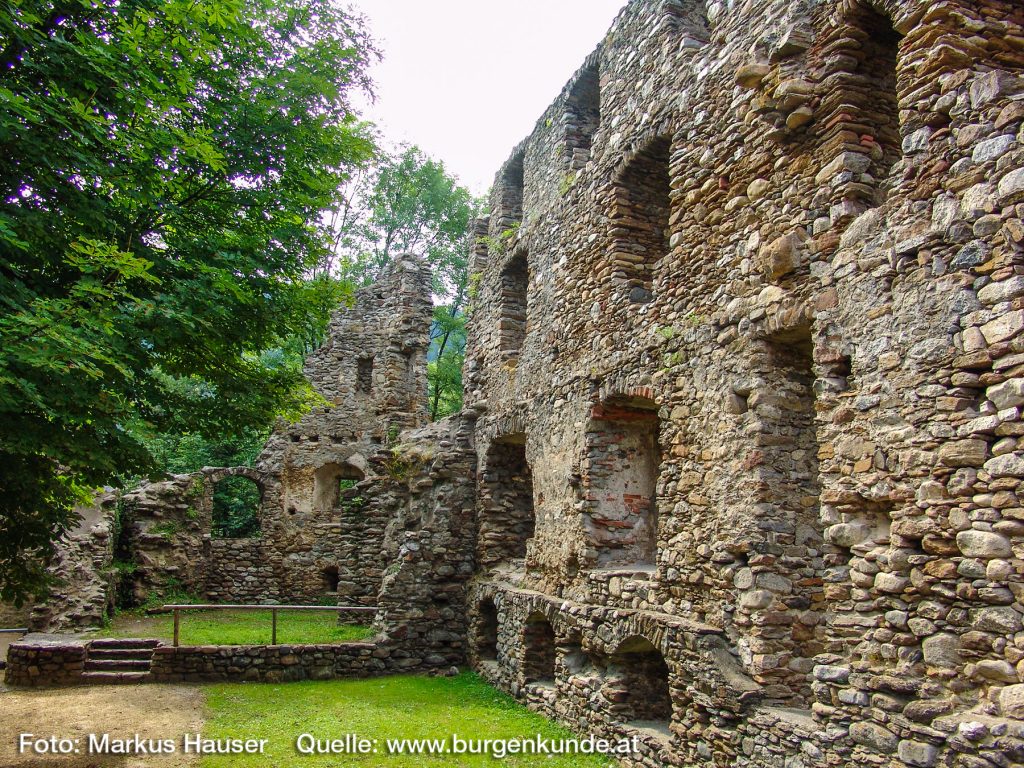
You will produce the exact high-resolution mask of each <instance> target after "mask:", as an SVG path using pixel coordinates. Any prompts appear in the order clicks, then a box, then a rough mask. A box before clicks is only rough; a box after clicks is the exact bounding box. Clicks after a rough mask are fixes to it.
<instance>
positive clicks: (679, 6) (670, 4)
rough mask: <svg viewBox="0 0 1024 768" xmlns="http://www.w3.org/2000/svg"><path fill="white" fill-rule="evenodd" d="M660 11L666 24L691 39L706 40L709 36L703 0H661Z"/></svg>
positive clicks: (705, 6)
mask: <svg viewBox="0 0 1024 768" xmlns="http://www.w3.org/2000/svg"><path fill="white" fill-rule="evenodd" d="M661 13H662V18H663V19H665V21H666V22H667V23H668V24H670V25H671V26H672V27H674V28H675V29H676V31H677V32H679V33H681V34H683V35H685V36H686V37H688V38H690V40H691V41H692V40H697V41H701V42H707V41H708V40H709V39H710V38H711V33H710V31H709V30H710V24H709V23H708V9H707V3H706V2H703V0H663V2H662V4H661Z"/></svg>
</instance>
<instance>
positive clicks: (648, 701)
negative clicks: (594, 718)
mask: <svg viewBox="0 0 1024 768" xmlns="http://www.w3.org/2000/svg"><path fill="white" fill-rule="evenodd" d="M605 676H606V680H605V684H604V686H603V687H602V691H603V692H604V695H605V698H606V699H608V701H609V704H610V708H611V710H612V715H613V717H614V718H615V719H616V720H619V721H621V722H624V723H627V724H628V725H631V726H633V727H636V728H653V729H661V730H667V728H668V725H669V723H670V722H671V720H672V696H671V694H670V693H669V669H668V665H667V664H666V663H665V659H664V657H663V656H662V655H661V651H659V650H658V649H657V648H655V647H654V645H653V644H652V643H651V642H650V641H649V640H648V639H647V638H645V637H639V636H637V637H631V638H629V639H627V640H624V641H623V642H622V643H621V644H620V645H619V647H618V648H617V649H616V650H615V653H613V654H612V655H611V656H609V657H608V666H607V670H606V672H605Z"/></svg>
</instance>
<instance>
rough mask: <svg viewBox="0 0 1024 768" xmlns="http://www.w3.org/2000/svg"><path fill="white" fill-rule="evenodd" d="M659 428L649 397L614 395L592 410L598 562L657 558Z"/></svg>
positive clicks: (591, 480)
mask: <svg viewBox="0 0 1024 768" xmlns="http://www.w3.org/2000/svg"><path fill="white" fill-rule="evenodd" d="M658 429H659V420H658V411H657V406H656V405H655V403H654V402H652V401H650V400H646V399H644V398H610V399H608V400H606V401H605V402H603V403H601V404H600V405H597V406H595V407H594V408H593V409H592V411H591V421H590V426H589V428H588V432H587V457H588V459H589V462H588V463H589V467H590V469H589V471H588V472H587V474H586V484H587V485H588V486H589V492H588V493H587V498H588V500H589V520H588V529H589V530H590V533H591V540H592V542H593V545H594V549H595V550H596V551H597V563H596V565H597V566H599V567H623V566H626V567H629V566H649V565H653V564H654V563H655V562H656V560H657V551H658V507H657V493H656V491H657V484H658V475H659V473H660V465H661V455H660V451H659V447H658Z"/></svg>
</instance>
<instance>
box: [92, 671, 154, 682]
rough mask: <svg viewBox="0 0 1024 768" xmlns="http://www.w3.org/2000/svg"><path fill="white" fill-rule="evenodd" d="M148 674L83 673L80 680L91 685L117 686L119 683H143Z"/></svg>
mask: <svg viewBox="0 0 1024 768" xmlns="http://www.w3.org/2000/svg"><path fill="white" fill-rule="evenodd" d="M148 679H149V672H83V673H82V680H83V681H85V682H86V683H87V684H91V685H118V684H120V683H144V682H146V680H148Z"/></svg>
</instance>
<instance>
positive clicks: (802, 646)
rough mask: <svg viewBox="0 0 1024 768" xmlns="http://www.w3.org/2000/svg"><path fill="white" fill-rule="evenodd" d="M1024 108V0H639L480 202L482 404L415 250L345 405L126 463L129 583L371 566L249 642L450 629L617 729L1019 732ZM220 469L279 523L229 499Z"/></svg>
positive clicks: (867, 744) (872, 743)
mask: <svg viewBox="0 0 1024 768" xmlns="http://www.w3.org/2000/svg"><path fill="white" fill-rule="evenodd" d="M1022 124H1024V5H1021V4H1020V3H1019V2H1013V1H1012V0H938V1H935V0H929V1H927V2H926V1H924V0H806V1H803V0H800V1H797V2H781V0H780V1H778V2H770V1H768V0H766V1H765V2H753V1H748V2H742V1H741V0H736V1H735V2H726V0H709V1H708V2H706V3H705V2H700V1H699V0H633V2H631V3H629V5H627V7H626V8H625V9H624V10H623V11H622V12H621V14H620V15H619V17H618V19H617V20H616V22H615V24H614V25H613V27H612V29H611V30H610V31H609V32H608V34H607V36H606V37H605V38H604V40H603V41H602V42H601V43H600V45H599V46H598V47H597V49H596V50H595V51H594V53H593V54H592V55H591V56H590V57H588V58H587V60H586V61H585V62H584V64H583V67H582V68H581V69H580V70H579V71H578V72H577V73H576V75H575V76H574V77H573V78H572V80H571V81H570V82H569V83H568V85H567V86H566V87H565V89H564V90H563V92H562V94H561V95H560V96H559V98H558V99H557V100H556V101H555V102H554V103H553V104H552V105H551V106H550V107H549V108H548V110H547V111H546V112H545V113H544V115H542V117H541V119H540V120H539V121H538V123H537V125H536V128H535V129H534V131H533V132H532V133H531V135H530V136H529V137H528V138H527V139H526V140H525V141H523V142H522V143H521V144H520V145H519V146H518V147H516V149H515V150H514V151H513V153H512V155H511V157H510V158H509V160H508V161H507V162H506V163H505V165H504V166H503V167H502V169H501V170H500V172H499V174H498V176H497V178H496V181H495V185H494V188H493V192H492V197H491V211H490V216H489V217H488V218H487V219H486V220H484V221H481V222H478V223H477V224H476V227H475V234H476V240H475V242H476V248H475V253H474V263H473V271H474V273H476V274H477V275H478V276H479V278H478V280H479V283H478V285H479V288H478V293H477V295H476V298H475V307H474V311H473V314H472V317H471V322H470V338H469V344H468V348H467V358H466V368H465V373H464V381H465V409H464V411H463V412H462V413H461V414H459V415H457V416H455V417H452V418H451V419H449V420H446V421H443V422H438V423H435V424H425V411H424V405H423V402H424V389H425V387H424V383H423V382H424V379H423V370H424V354H425V349H426V343H427V341H426V336H427V327H428V325H429V300H430V299H429V295H430V292H429V281H428V276H427V274H426V270H425V268H424V267H423V266H422V265H421V264H420V263H419V262H417V261H416V260H415V259H414V258H411V257H410V258H406V259H402V260H400V261H399V262H398V263H397V264H396V265H395V267H394V269H393V271H391V272H390V273H388V274H387V275H385V276H384V277H383V278H382V280H381V282H380V283H379V284H378V285H377V286H375V287H374V288H373V289H370V290H369V291H367V292H365V293H363V294H360V299H359V303H358V305H357V307H356V308H354V309H352V310H347V311H342V312H340V313H339V315H338V316H337V318H336V319H335V321H334V324H333V325H332V337H331V341H330V342H329V343H328V345H327V346H326V347H325V348H324V349H323V350H321V351H320V352H319V353H318V354H317V355H316V356H315V357H314V358H312V359H311V360H310V363H309V367H308V374H309V376H310V379H311V381H312V382H313V383H314V385H315V386H316V387H317V389H318V390H319V391H320V392H321V393H322V394H323V395H324V396H325V398H326V399H327V400H328V401H330V402H331V403H332V404H333V406H334V407H332V408H325V409H318V410H317V411H316V412H315V413H313V414H311V415H310V416H308V417H306V419H304V420H303V421H302V422H300V423H299V424H298V425H293V426H286V427H282V428H281V429H280V430H278V431H277V432H276V433H275V435H274V437H273V438H272V439H271V441H270V443H269V444H268V446H267V449H266V451H265V452H264V454H263V456H262V457H261V459H260V461H259V462H257V465H256V467H255V468H254V469H251V470H243V469H226V470H210V471H208V472H204V473H201V476H198V477H195V476H193V477H182V478H173V479H172V480H169V481H167V482H166V483H164V484H161V485H154V486H149V487H147V488H143V489H140V490H139V491H136V492H133V493H130V494H126V495H125V496H124V497H123V502H122V503H124V504H126V505H129V506H130V505H132V504H134V505H135V509H136V510H137V512H136V515H135V517H134V518H132V517H131V516H129V519H131V520H133V522H131V523H130V524H129V531H128V533H127V536H128V537H129V539H130V540H131V542H132V544H131V550H132V551H133V552H134V553H135V554H136V557H137V559H138V562H139V568H138V570H137V571H136V572H135V574H134V577H133V578H134V579H135V582H134V587H135V588H136V589H138V590H139V592H140V594H141V593H142V592H145V591H147V590H153V589H160V588H161V585H165V584H166V583H167V581H166V580H167V579H168V578H169V577H171V576H172V575H173V578H174V579H176V583H181V584H189V585H193V586H195V587H196V588H197V589H200V590H202V591H203V592H204V593H205V594H207V595H209V596H210V597H211V598H216V599H218V600H221V601H228V600H239V601H297V600H306V601H308V600H321V599H324V598H329V599H332V600H333V599H337V600H338V601H339V602H340V603H342V604H359V605H366V606H374V607H376V608H377V618H376V625H377V628H378V629H379V631H380V635H379V637H378V639H377V640H376V641H375V643H372V644H366V645H360V644H354V645H351V646H339V647H338V648H337V649H336V650H324V649H322V648H321V649H320V650H317V651H309V652H308V655H306V656H301V658H300V659H299V661H298V662H295V663H293V664H292V666H290V667H289V668H287V669H284V668H279V667H275V666H274V664H276V663H277V662H276V661H275V662H273V663H271V662H269V661H268V664H269V667H268V669H273V670H274V673H275V674H277V675H284V678H285V679H291V678H296V677H302V676H321V675H331V674H339V675H340V674H367V673H379V672H386V671H391V670H398V669H415V670H425V669H435V668H440V667H443V666H445V665H450V664H463V663H465V662H466V661H467V660H468V662H469V663H470V664H471V665H472V667H473V668H474V669H476V670H477V671H478V672H479V673H480V674H482V675H483V676H484V677H486V678H487V679H489V680H490V681H492V682H493V683H494V684H496V685H497V686H498V687H500V688H502V689H504V690H507V691H509V692H510V693H512V694H513V695H515V696H517V697H518V698H520V699H522V700H524V701H525V702H527V703H528V704H529V705H530V706H531V707H533V708H535V709H538V710H540V711H542V712H544V713H546V714H547V715H549V716H551V717H553V718H555V719H557V720H559V721H561V722H564V723H566V724H568V725H569V726H570V727H573V728H575V729H577V730H581V731H586V732H592V733H596V734H598V735H604V736H611V737H619V736H632V735H636V736H638V737H639V742H640V745H641V751H640V753H637V754H634V755H632V756H631V757H630V759H629V761H627V762H628V764H631V765H638V766H639V765H643V766H649V767H651V768H653V767H654V766H664V765H674V766H690V765H717V766H741V767H742V766H768V767H771V768H776V767H777V768H801V767H804V768H810V767H811V766H840V765H853V764H867V765H873V766H894V767H895V766H899V767H900V768H904V767H906V766H914V767H916V768H931V766H958V767H960V768H985V767H986V766H988V767H990V768H991V767H999V768H1003V767H1005V766H1011V765H1020V764H1024V503H1022V496H1021V494H1024V487H1020V486H1021V482H1022V479H1024V443H1022V442H1021V440H1022V437H1024V420H1022V418H1021V409H1022V408H1024V333H1022V331H1024V223H1022V220H1024V127H1022ZM231 473H235V474H245V475H246V476H248V477H251V479H252V480H253V481H254V482H256V483H257V484H259V485H260V487H261V489H262V494H263V495H262V498H263V507H262V509H263V513H262V519H261V534H260V536H259V537H258V538H255V539H252V540H243V541H237V540H212V539H210V538H209V536H208V535H207V532H208V530H209V512H208V510H209V499H210V498H211V490H210V489H211V487H212V484H213V483H214V482H215V481H216V480H218V479H220V478H221V477H222V476H224V475H226V474H231ZM342 479H349V480H354V481H355V485H354V486H353V487H352V488H346V489H344V490H342V489H341V486H340V484H339V481H340V480H342ZM197 481H198V482H197ZM190 494H191V496H190ZM356 498H358V499H359V503H358V504H355V503H353V502H354V500H355V499H356ZM166 522H174V523H175V524H176V525H178V526H179V529H178V530H176V531H175V532H174V535H173V536H166V535H160V532H161V531H164V532H166V530H167V529H166V527H164V528H160V526H161V524H163V523H166ZM154 531H156V532H155V533H154ZM154 537H157V538H159V539H160V540H159V541H157V538H154ZM108 538H109V537H108ZM328 648H331V647H328ZM16 649H17V646H16V647H15V650H16ZM15 650H12V657H16V656H17V654H16V653H15ZM263 652H264V653H265V654H267V658H268V659H269V658H270V657H271V656H273V654H274V653H276V651H273V650H272V649H270V650H267V649H264V651H263ZM25 653H27V651H25ZM220 653H221V656H216V654H215V652H214V651H211V650H210V649H202V648H200V649H188V648H180V649H173V650H172V649H158V651H157V653H156V654H155V656H154V665H153V674H154V676H155V679H227V678H230V677H231V676H232V675H235V676H238V675H239V674H241V673H240V672H239V671H238V668H237V666H236V667H235V668H234V672H232V666H231V665H232V664H233V663H234V664H236V665H237V660H235V661H233V660H232V659H231V658H230V653H227V652H223V651H221V652H220ZM225 654H226V656H225ZM317 654H319V656H318V655H317ZM226 657H227V658H228V660H227V661H217V659H223V658H226ZM26 658H27V657H26ZM273 658H274V659H277V657H276V656H273ZM15 661H17V658H15ZM201 664H205V665H206V666H201ZM68 668H69V669H71V670H72V674H71V676H73V673H74V670H75V667H74V662H72V663H71V665H70V667H68ZM19 670H20V671H19ZM289 670H291V671H289ZM12 672H13V673H14V677H15V678H16V679H15V682H29V683H31V682H32V677H31V676H30V675H29V674H28V673H27V672H25V671H24V664H23V665H22V667H18V666H17V665H15V664H12V668H11V669H9V670H8V675H9V678H10V677H11V674H12ZM252 677H253V678H254V679H274V678H272V677H270V675H269V673H267V672H266V671H264V672H256V673H254V674H253V675H252Z"/></svg>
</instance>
